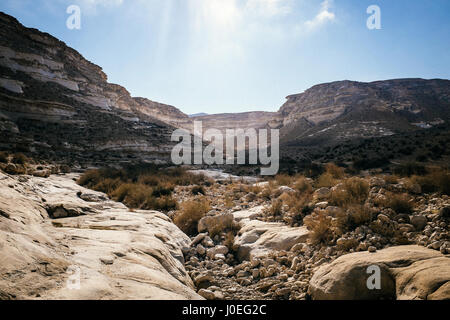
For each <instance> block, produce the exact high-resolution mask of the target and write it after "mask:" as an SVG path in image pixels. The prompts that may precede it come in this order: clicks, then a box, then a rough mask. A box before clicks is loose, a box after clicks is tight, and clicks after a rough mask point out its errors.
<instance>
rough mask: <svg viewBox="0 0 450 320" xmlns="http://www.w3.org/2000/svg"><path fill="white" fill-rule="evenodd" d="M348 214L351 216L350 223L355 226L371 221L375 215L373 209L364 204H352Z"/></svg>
mask: <svg viewBox="0 0 450 320" xmlns="http://www.w3.org/2000/svg"><path fill="white" fill-rule="evenodd" d="M347 214H348V217H349V223H350V225H351V227H353V228H356V227H357V226H360V225H363V224H366V223H369V222H371V221H372V220H373V217H374V212H373V210H372V209H371V208H370V207H368V206H364V205H352V206H351V207H350V208H349V209H348V210H347Z"/></svg>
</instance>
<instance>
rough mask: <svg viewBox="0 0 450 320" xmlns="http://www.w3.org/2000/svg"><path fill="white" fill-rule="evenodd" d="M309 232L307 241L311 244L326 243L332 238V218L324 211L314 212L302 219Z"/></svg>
mask: <svg viewBox="0 0 450 320" xmlns="http://www.w3.org/2000/svg"><path fill="white" fill-rule="evenodd" d="M303 223H304V225H305V226H306V227H307V228H308V230H309V231H310V235H309V239H310V241H311V242H312V243H313V244H316V243H328V242H329V241H331V240H332V238H333V229H332V217H331V216H329V215H328V214H327V213H326V212H325V211H323V210H321V211H319V212H314V213H312V214H311V215H309V216H306V217H305V218H304V219H303Z"/></svg>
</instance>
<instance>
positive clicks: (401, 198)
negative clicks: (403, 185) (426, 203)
mask: <svg viewBox="0 0 450 320" xmlns="http://www.w3.org/2000/svg"><path fill="white" fill-rule="evenodd" d="M385 206H386V207H388V208H391V209H392V210H394V211H395V212H396V213H405V214H411V213H412V212H413V209H414V206H413V203H412V202H411V201H410V198H409V197H408V196H407V195H406V194H390V195H388V196H387V198H386V203H385Z"/></svg>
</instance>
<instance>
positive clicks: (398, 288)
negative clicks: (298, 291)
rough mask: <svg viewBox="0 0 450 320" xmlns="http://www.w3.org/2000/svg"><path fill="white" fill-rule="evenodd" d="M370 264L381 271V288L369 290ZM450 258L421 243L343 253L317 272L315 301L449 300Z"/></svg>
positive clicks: (313, 283) (312, 287) (312, 284)
mask: <svg viewBox="0 0 450 320" xmlns="http://www.w3.org/2000/svg"><path fill="white" fill-rule="evenodd" d="M370 266H378V267H379V268H380V271H381V286H380V287H381V289H379V290H378V289H375V290H369V289H368V286H367V279H368V278H369V276H370V274H368V272H367V270H368V268H369V267H370ZM449 284H450V259H449V258H448V256H444V255H442V254H441V253H439V252H438V251H435V250H431V249H427V248H424V247H420V246H415V245H410V246H396V247H391V248H387V249H383V250H380V251H378V252H376V253H370V252H357V253H352V254H348V255H344V256H342V257H340V258H338V259H336V260H335V261H333V262H332V263H330V264H326V265H324V266H322V267H321V268H320V269H319V270H318V271H316V272H315V274H314V276H313V277H312V279H311V281H310V285H309V293H310V294H311V296H312V297H313V299H316V300H356V299H395V298H396V299H402V300H412V299H421V300H427V299H430V300H434V299H438V300H443V299H450V290H449V286H450V285H449Z"/></svg>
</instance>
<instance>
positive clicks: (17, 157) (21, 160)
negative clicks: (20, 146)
mask: <svg viewBox="0 0 450 320" xmlns="http://www.w3.org/2000/svg"><path fill="white" fill-rule="evenodd" d="M11 162H12V163H15V164H25V163H27V162H28V158H27V157H26V156H25V155H24V154H23V153H15V154H14V155H13V157H12V159H11Z"/></svg>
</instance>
